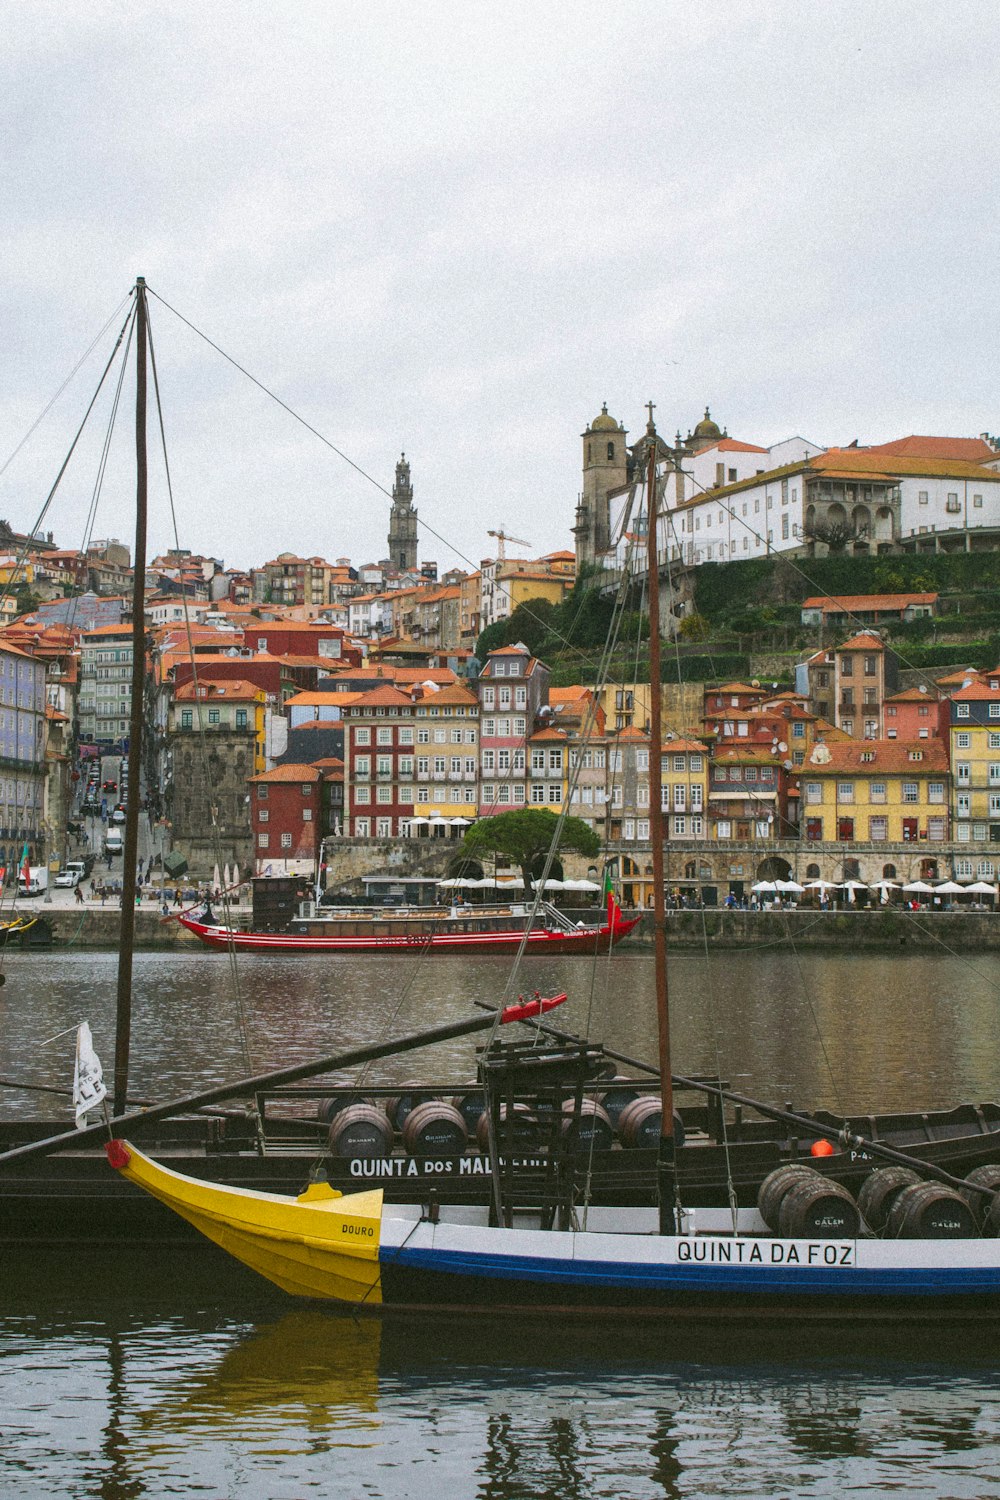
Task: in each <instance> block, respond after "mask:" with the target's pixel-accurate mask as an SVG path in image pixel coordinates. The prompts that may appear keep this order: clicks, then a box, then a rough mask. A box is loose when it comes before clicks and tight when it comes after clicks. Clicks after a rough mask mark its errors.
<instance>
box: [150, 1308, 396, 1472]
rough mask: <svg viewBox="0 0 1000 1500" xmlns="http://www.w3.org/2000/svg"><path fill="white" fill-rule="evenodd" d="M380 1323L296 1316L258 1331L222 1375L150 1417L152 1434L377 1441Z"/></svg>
mask: <svg viewBox="0 0 1000 1500" xmlns="http://www.w3.org/2000/svg"><path fill="white" fill-rule="evenodd" d="M381 1344H382V1327H381V1323H380V1321H379V1320H378V1319H377V1318H361V1319H355V1318H349V1317H338V1316H330V1315H328V1314H324V1313H322V1312H318V1311H313V1310H302V1311H296V1312H293V1313H289V1314H288V1315H287V1316H286V1317H283V1318H281V1319H280V1320H279V1321H278V1322H276V1323H272V1324H265V1325H264V1326H262V1327H257V1328H256V1329H255V1330H254V1331H253V1332H252V1333H250V1334H249V1335H248V1336H247V1337H245V1338H243V1339H241V1341H240V1342H239V1343H238V1344H236V1345H234V1347H233V1348H231V1349H229V1350H228V1351H227V1353H226V1354H224V1355H223V1357H222V1359H221V1360H220V1361H219V1363H218V1364H217V1365H216V1366H215V1368H214V1369H211V1370H208V1371H206V1372H204V1373H201V1374H198V1375H197V1376H196V1377H195V1378H194V1379H192V1380H185V1381H180V1382H179V1383H178V1385H177V1387H176V1389H175V1390H174V1391H172V1392H169V1393H168V1394H167V1395H166V1396H165V1397H164V1399H163V1400H162V1401H161V1402H159V1403H158V1404H157V1405H156V1406H155V1407H150V1408H148V1409H146V1410H145V1411H144V1412H143V1413H142V1419H141V1428H142V1430H143V1431H145V1432H147V1433H148V1432H153V1431H156V1432H160V1433H164V1434H165V1433H168V1432H172V1431H177V1430H178V1429H179V1430H182V1431H183V1432H185V1433H190V1432H192V1431H195V1430H197V1429H201V1428H210V1429H212V1430H213V1431H214V1432H215V1434H216V1435H217V1436H219V1437H220V1438H221V1437H227V1436H228V1437H235V1438H239V1437H240V1436H245V1434H246V1433H247V1432H248V1431H249V1430H252V1429H259V1428H260V1426H261V1424H264V1426H265V1427H267V1428H270V1429H272V1430H273V1429H274V1428H275V1427H276V1426H281V1425H287V1426H292V1427H298V1428H304V1429H306V1430H308V1431H309V1432H310V1433H312V1434H316V1433H319V1432H328V1433H329V1432H333V1431H335V1430H337V1429H344V1430H349V1431H350V1432H351V1433H352V1442H353V1444H354V1445H355V1446H359V1445H362V1444H363V1443H364V1442H365V1440H366V1439H365V1434H366V1433H370V1434H372V1437H371V1441H372V1442H374V1441H376V1440H377V1431H378V1426H379V1423H378V1396H379V1384H378V1382H379V1357H380V1354H381Z"/></svg>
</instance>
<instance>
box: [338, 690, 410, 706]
mask: <svg viewBox="0 0 1000 1500" xmlns="http://www.w3.org/2000/svg"><path fill="white" fill-rule="evenodd" d="M341 701H343V700H341ZM351 708H352V709H356V710H357V711H358V712H359V713H368V711H369V710H370V709H373V708H409V709H412V708H413V700H412V699H411V698H410V697H409V696H408V694H406V693H401V692H400V691H399V689H398V688H394V687H393V686H392V685H391V683H386V684H385V686H384V687H378V688H373V689H372V691H371V692H370V693H358V694H357V695H356V696H355V699H354V702H353V703H352V704H351Z"/></svg>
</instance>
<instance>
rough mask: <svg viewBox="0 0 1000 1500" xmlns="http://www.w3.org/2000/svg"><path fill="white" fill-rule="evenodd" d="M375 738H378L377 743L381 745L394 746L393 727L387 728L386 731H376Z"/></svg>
mask: <svg viewBox="0 0 1000 1500" xmlns="http://www.w3.org/2000/svg"><path fill="white" fill-rule="evenodd" d="M375 737H376V743H377V744H379V745H391V744H392V729H391V727H390V728H385V729H382V728H379V729H376V731H375Z"/></svg>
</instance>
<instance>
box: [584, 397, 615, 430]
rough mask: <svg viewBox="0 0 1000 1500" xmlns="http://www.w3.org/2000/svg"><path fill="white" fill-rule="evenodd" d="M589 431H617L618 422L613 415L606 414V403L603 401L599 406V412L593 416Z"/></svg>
mask: <svg viewBox="0 0 1000 1500" xmlns="http://www.w3.org/2000/svg"><path fill="white" fill-rule="evenodd" d="M590 430H591V432H617V431H618V423H617V422H616V421H615V419H614V417H609V416H608V403H607V402H606V401H605V402H604V403H603V405H602V406H601V414H600V416H599V417H595V418H594V420H593V421H592V422H591V424H590Z"/></svg>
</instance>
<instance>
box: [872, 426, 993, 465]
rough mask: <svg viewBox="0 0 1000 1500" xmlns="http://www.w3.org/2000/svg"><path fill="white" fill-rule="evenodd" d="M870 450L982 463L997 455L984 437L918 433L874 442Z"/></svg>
mask: <svg viewBox="0 0 1000 1500" xmlns="http://www.w3.org/2000/svg"><path fill="white" fill-rule="evenodd" d="M868 452H869V453H891V454H893V455H896V456H899V457H901V458H962V459H967V460H968V461H969V462H970V463H982V462H983V460H984V459H989V458H996V456H997V455H996V450H995V449H993V448H991V447H990V445H989V443H987V442H984V440H983V439H982V438H978V437H975V438H952V437H920V436H918V435H917V434H916V433H911V434H910V436H909V437H903V438H894V439H893V441H892V442H891V443H872V444H870V445H869V447H868Z"/></svg>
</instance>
